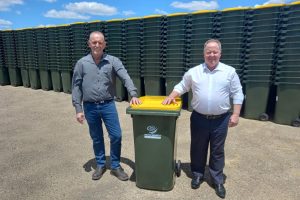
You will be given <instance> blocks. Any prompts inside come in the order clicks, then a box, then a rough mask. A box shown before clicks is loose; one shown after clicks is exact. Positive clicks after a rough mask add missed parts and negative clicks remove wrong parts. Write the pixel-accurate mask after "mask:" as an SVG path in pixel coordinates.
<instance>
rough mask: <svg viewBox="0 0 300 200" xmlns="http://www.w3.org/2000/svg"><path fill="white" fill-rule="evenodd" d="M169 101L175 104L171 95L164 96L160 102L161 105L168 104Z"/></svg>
mask: <svg viewBox="0 0 300 200" xmlns="http://www.w3.org/2000/svg"><path fill="white" fill-rule="evenodd" d="M171 103H174V104H177V102H176V100H175V98H172V97H166V98H165V99H164V100H163V102H162V104H163V105H169V104H171Z"/></svg>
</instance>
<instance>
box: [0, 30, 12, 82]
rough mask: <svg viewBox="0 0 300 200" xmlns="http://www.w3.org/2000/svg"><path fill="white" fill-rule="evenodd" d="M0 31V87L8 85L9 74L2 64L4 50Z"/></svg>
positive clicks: (3, 63)
mask: <svg viewBox="0 0 300 200" xmlns="http://www.w3.org/2000/svg"><path fill="white" fill-rule="evenodd" d="M2 33H3V32H2V31H0V85H9V84H10V81H9V74H8V69H7V66H6V65H5V62H4V49H3V40H2Z"/></svg>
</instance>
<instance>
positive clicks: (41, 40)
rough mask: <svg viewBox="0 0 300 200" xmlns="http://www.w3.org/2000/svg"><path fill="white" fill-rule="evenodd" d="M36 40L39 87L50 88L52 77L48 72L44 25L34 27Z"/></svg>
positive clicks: (46, 34) (46, 30) (47, 48)
mask: <svg viewBox="0 0 300 200" xmlns="http://www.w3.org/2000/svg"><path fill="white" fill-rule="evenodd" d="M35 33H36V41H37V45H36V47H37V51H38V55H37V61H38V69H39V75H40V81H41V88H42V89H43V90H46V91H48V90H51V89H52V79H51V74H50V65H49V62H48V60H49V57H48V55H49V53H48V52H49V47H48V29H47V28H45V27H40V28H36V29H35Z"/></svg>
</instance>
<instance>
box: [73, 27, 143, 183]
mask: <svg viewBox="0 0 300 200" xmlns="http://www.w3.org/2000/svg"><path fill="white" fill-rule="evenodd" d="M88 45H89V48H90V49H91V52H90V54H88V55H87V56H84V57H83V58H81V59H80V60H78V61H77V63H76V65H75V69H74V74H73V79H72V103H73V106H74V107H75V110H76V119H77V121H78V122H79V123H81V124H82V123H83V122H84V120H85V119H86V120H87V123H88V126H89V132H90V136H91V138H92V140H93V149H94V153H95V158H96V162H97V168H96V170H95V172H94V173H93V175H92V179H93V180H99V179H100V178H101V177H102V175H103V173H104V172H105V171H106V159H105V158H106V157H105V146H104V139H103V129H102V122H104V124H105V127H106V129H107V131H108V135H109V138H110V161H111V166H110V168H111V174H112V175H114V176H116V177H117V178H118V179H120V180H122V181H126V180H128V175H127V174H126V173H125V172H124V170H123V168H122V167H121V166H120V157H121V140H122V134H121V127H120V122H119V117H118V113H117V109H116V105H115V102H114V96H115V87H116V77H119V78H120V79H121V81H122V82H123V84H124V85H125V87H126V88H127V91H128V93H129V94H130V96H131V97H132V99H131V101H130V104H140V103H141V102H140V100H139V99H138V98H137V89H136V88H135V86H134V84H133V82H132V80H131V78H130V77H129V75H128V73H127V71H126V69H125V68H124V66H123V64H122V62H121V61H120V60H119V59H118V58H116V57H114V56H111V55H107V54H105V53H103V50H104V48H105V47H106V42H105V38H104V35H103V34H102V33H101V32H98V31H95V32H92V33H91V34H90V37H89V41H88ZM83 111H84V112H83Z"/></svg>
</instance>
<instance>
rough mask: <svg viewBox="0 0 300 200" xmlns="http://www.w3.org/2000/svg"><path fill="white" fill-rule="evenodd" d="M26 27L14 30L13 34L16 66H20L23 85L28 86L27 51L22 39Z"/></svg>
mask: <svg viewBox="0 0 300 200" xmlns="http://www.w3.org/2000/svg"><path fill="white" fill-rule="evenodd" d="M25 31H26V29H20V30H16V31H14V35H15V48H16V56H17V60H16V61H17V66H18V68H20V72H21V77H22V83H23V86H24V87H30V80H29V69H28V67H27V66H26V64H25V62H26V59H27V58H26V57H27V52H28V47H27V45H26V40H24V37H25Z"/></svg>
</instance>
